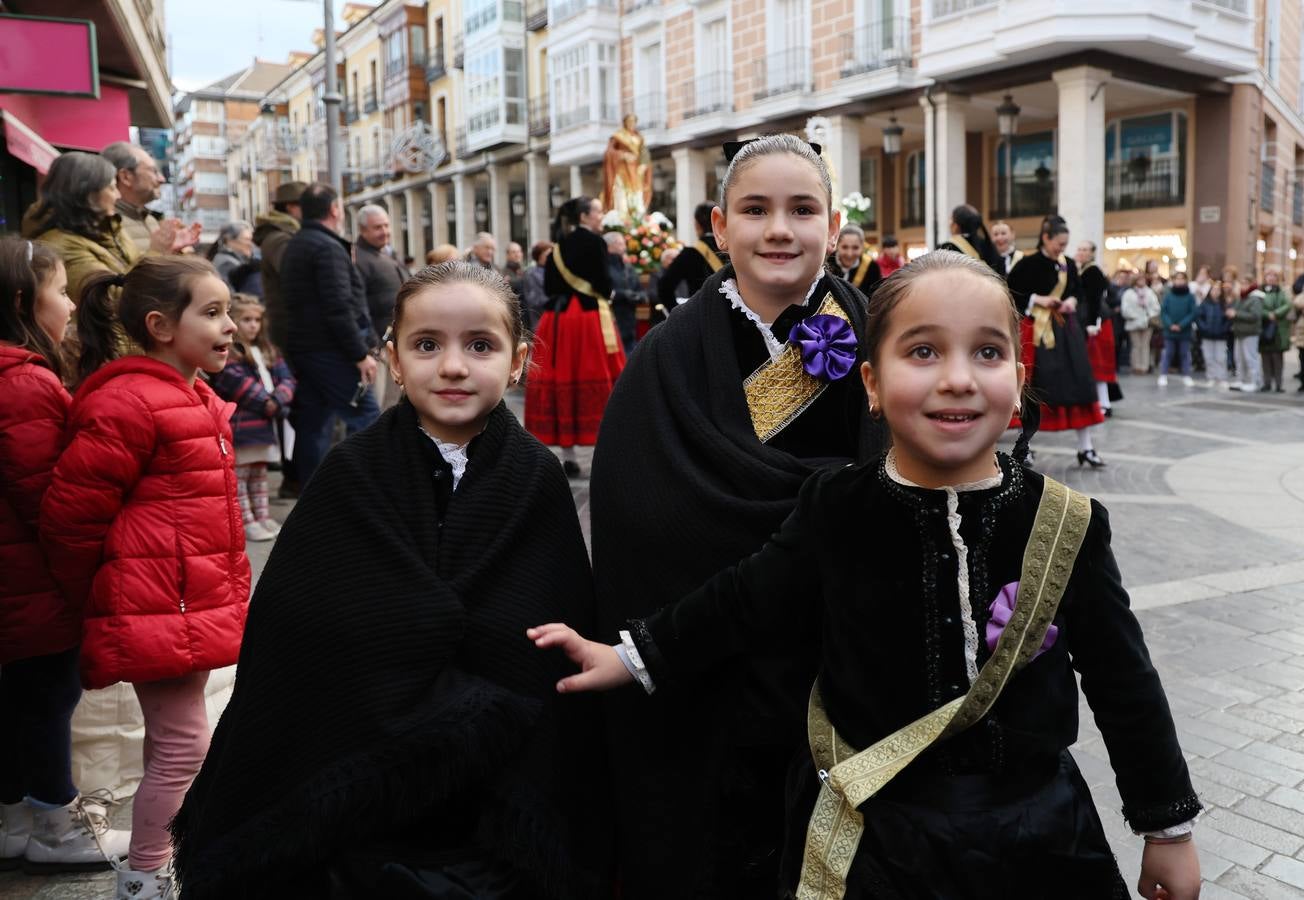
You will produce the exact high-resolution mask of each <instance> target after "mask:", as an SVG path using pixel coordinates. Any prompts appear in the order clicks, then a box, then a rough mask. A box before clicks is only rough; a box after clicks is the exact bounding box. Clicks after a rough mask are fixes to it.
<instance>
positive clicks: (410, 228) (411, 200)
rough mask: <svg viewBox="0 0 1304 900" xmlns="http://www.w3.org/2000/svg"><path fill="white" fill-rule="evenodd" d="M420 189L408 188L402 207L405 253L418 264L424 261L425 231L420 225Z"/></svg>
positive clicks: (421, 209) (422, 217)
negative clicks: (405, 214)
mask: <svg viewBox="0 0 1304 900" xmlns="http://www.w3.org/2000/svg"><path fill="white" fill-rule="evenodd" d="M422 193H424V191H422V190H421V188H414V187H412V188H408V189H407V190H405V191H404V192H403V205H404V206H406V207H407V252H408V255H409V256H412V257H413V258H415V259H416V261H417V262H418V263H423V262H425V259H426V229H425V226H424V225H423V224H422V220H423V219H424V210H425V203H424V202H423V201H422V199H421V195H422Z"/></svg>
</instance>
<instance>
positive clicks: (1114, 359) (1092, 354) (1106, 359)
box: [1087, 319, 1118, 384]
mask: <svg viewBox="0 0 1304 900" xmlns="http://www.w3.org/2000/svg"><path fill="white" fill-rule="evenodd" d="M1087 360H1088V361H1089V362H1090V363H1091V376H1092V377H1093V378H1094V379H1095V380H1096V381H1103V382H1105V383H1106V384H1113V383H1114V382H1116V381H1118V356H1117V355H1116V350H1115V347H1114V322H1113V320H1112V319H1105V320H1104V321H1103V322H1101V323H1100V333H1099V334H1097V335H1095V336H1092V335H1088V336H1087Z"/></svg>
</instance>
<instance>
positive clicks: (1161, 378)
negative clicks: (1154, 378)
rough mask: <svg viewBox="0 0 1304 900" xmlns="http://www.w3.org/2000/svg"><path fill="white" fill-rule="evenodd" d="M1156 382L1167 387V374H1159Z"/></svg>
mask: <svg viewBox="0 0 1304 900" xmlns="http://www.w3.org/2000/svg"><path fill="white" fill-rule="evenodd" d="M1158 384H1159V386H1160V387H1168V376H1167V375H1160V376H1159V381H1158Z"/></svg>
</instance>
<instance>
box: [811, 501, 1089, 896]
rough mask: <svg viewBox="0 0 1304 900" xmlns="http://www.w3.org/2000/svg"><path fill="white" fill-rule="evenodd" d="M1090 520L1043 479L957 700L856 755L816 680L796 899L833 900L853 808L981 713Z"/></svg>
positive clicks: (1042, 634)
mask: <svg viewBox="0 0 1304 900" xmlns="http://www.w3.org/2000/svg"><path fill="white" fill-rule="evenodd" d="M1090 522H1091V501H1090V500H1089V499H1087V497H1086V495H1084V494H1080V493H1078V492H1077V491H1074V490H1071V489H1069V488H1067V487H1065V486H1064V485H1062V484H1060V483H1059V482H1057V481H1054V480H1052V479H1050V478H1047V479H1046V488H1045V491H1044V492H1043V493H1042V495H1041V503H1040V504H1038V506H1037V517H1036V520H1035V521H1034V522H1033V526H1032V534H1030V535H1029V536H1028V543H1027V545H1026V546H1025V547H1024V550H1023V569H1022V571H1021V573H1020V577H1019V592H1018V596H1017V599H1016V600H1015V604H1014V612H1013V613H1012V615H1011V616H1010V622H1009V624H1008V625H1006V626H1005V630H1004V631H1003V632H1001V637H1000V640H998V641H997V642H996V649H995V651H993V653H992V655H991V658H990V659H988V660H987V663H986V664H985V665H984V666H983V668H982V671H981V672H979V673H978V678H977V680H976V681H974V683H973V685H972V686H970V688H969V691H968V693H966V694H965V695H964V696H963V697H958V698H956V699H955V700H952V701H951V702H950V703H947V704H946V705H945V706H942V707H939V708H938V709H935V710H933V711H932V712H931V713H929V714H928V715H926V716H923V717H922V718H919V719H916V720H915V721H914V722H911V723H910V724H909V725H907V726H906V727H904V728H902V729H901V730H899V731H897V732H895V733H893V734H890V735H888V736H887V737H885V738H883V739H882V740H881V741H879V742H878V743H876V744H874V745H873V746H871V747H869V748H868V749H866V750H862V751H859V752H857V751H856V749H855V748H854V747H852V746H851V745H850V744H848V743H847V742H846V741H845V740H843V739H842V738H841V737H840V736H839V735H838V733H837V731H836V729H834V727H833V724H832V723H831V722H830V721H829V718H828V715H827V713H826V712H825V711H824V705H823V702H822V701H821V699H820V691H819V682H818V681H816V683H815V687H814V688H812V690H811V699H810V707H809V710H808V712H807V720H806V728H807V734H808V737H809V740H810V750H811V756H812V758H813V759H814V762H815V765H816V766H817V767H818V769H819V774H820V780H821V782H822V784H821V785H820V792H819V797H818V799H817V800H816V801H815V809H814V811H812V813H811V817H810V822H809V824H808V825H807V828H806V850H805V854H804V856H803V859H802V865H801V879H800V881H799V882H798V884H797V900H841V898H842V897H843V896H844V895H845V894H846V891H847V873H848V872H850V871H851V861H852V859H853V858H854V857H855V855H856V848H857V847H858V846H859V845H860V838H861V835H862V834H863V833H864V830H865V824H864V817H863V815H862V813H861V812H860V811H859V810H858V809H857V807H859V806H860V805H861V804H863V803H864V802H865V801H866V800H868V799H869V798H870V797H872V796H874V794H876V793H877V792H878V791H879V790H880V789H881V788H882V787H883V786H884V785H886V784H887V783H888V782H889V781H891V780H892V778H893V777H895V776H896V775H897V774H898V773H899V772H900V771H901V770H902V769H904V768H905V767H906V766H907V765H909V764H910V762H911V761H912V760H914V759H915V758H916V757H917V756H919V754H921V753H923V752H924V751H925V750H927V749H928V748H929V747H931V746H932V745H933V744H934V743H936V742H937V741H939V740H944V739H946V738H948V737H950V736H952V735H954V734H958V733H960V732H961V731H964V730H965V729H966V728H968V727H970V726H971V725H973V724H974V723H976V722H977V721H978V720H979V719H981V718H982V717H983V716H985V715H986V714H987V713H988V711H990V710H991V708H992V705H993V704H995V702H996V699H997V698H998V697H999V696H1000V695H1001V691H1002V690H1003V689H1004V688H1005V685H1006V684H1007V683H1008V682H1009V680H1010V678H1011V677H1013V676H1014V674H1015V673H1016V672H1018V671H1019V670H1020V669H1021V668H1023V666H1025V665H1026V664H1027V663H1028V662H1029V661H1030V660H1031V659H1032V658H1033V657H1034V656H1035V655H1036V654H1037V651H1038V650H1040V649H1041V645H1042V642H1043V641H1044V640H1045V639H1046V630H1047V629H1048V628H1049V627H1050V624H1051V622H1052V621H1053V620H1054V618H1055V612H1056V610H1058V609H1059V603H1060V600H1061V599H1062V598H1063V596H1064V590H1065V588H1066V587H1067V586H1068V581H1069V575H1070V573H1071V572H1072V571H1073V561H1074V560H1075V559H1076V558H1077V555H1078V550H1079V549H1080V548H1081V546H1082V540H1083V538H1084V537H1085V536H1086V533H1087V526H1088V525H1089V524H1090Z"/></svg>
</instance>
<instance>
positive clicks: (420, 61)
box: [408, 44, 426, 68]
mask: <svg viewBox="0 0 1304 900" xmlns="http://www.w3.org/2000/svg"><path fill="white" fill-rule="evenodd" d="M408 64H409V65H413V66H419V67H422V68H424V67H425V65H426V48H425V47H423V46H421V45H420V44H418V45H417V46H415V47H413V48H412V59H410V60H408Z"/></svg>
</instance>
